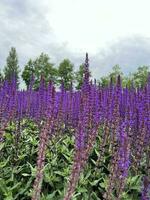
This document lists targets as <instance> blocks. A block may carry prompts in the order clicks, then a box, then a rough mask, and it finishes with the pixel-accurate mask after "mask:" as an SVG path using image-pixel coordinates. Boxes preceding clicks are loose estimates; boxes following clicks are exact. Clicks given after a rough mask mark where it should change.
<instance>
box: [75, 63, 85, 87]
mask: <svg viewBox="0 0 150 200" xmlns="http://www.w3.org/2000/svg"><path fill="white" fill-rule="evenodd" d="M83 77H84V65H83V64H82V65H80V66H79V70H78V71H77V72H76V73H75V80H76V82H77V85H76V89H77V90H79V89H80V88H81V86H82V84H83Z"/></svg>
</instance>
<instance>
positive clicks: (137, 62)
mask: <svg viewBox="0 0 150 200" xmlns="http://www.w3.org/2000/svg"><path fill="white" fill-rule="evenodd" d="M92 59H93V63H92V64H93V66H95V68H94V67H93V70H92V71H93V74H94V75H95V76H96V77H97V78H98V75H97V74H100V75H102V74H103V75H104V74H108V73H109V72H110V70H111V68H112V67H113V66H114V65H116V64H119V65H120V67H121V68H122V70H123V72H124V73H125V74H127V73H129V72H133V71H135V70H136V68H137V67H139V66H141V65H150V38H146V37H142V36H133V37H129V38H122V39H120V40H118V41H117V42H116V43H113V44H112V45H110V46H108V47H107V49H105V50H104V49H102V50H100V51H99V52H98V53H97V54H96V55H95V56H93V58H92Z"/></svg>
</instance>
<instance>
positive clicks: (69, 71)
mask: <svg viewBox="0 0 150 200" xmlns="http://www.w3.org/2000/svg"><path fill="white" fill-rule="evenodd" d="M73 67H74V66H73V64H72V63H71V62H70V60H69V59H64V60H63V61H62V62H61V63H60V64H59V67H58V82H59V83H62V82H63V84H64V87H65V89H66V90H69V89H70V87H71V85H72V82H73V81H74V72H73Z"/></svg>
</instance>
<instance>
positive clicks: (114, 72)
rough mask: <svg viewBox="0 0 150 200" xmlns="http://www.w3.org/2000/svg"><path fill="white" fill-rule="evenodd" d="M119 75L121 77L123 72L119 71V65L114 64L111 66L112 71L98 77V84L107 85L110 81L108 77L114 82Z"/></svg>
mask: <svg viewBox="0 0 150 200" xmlns="http://www.w3.org/2000/svg"><path fill="white" fill-rule="evenodd" d="M119 75H120V76H121V78H122V79H123V72H122V71H121V68H120V66H119V65H115V66H113V68H112V72H111V73H109V75H108V76H103V77H101V78H100V84H101V85H102V86H103V87H105V86H108V85H109V83H110V79H111V80H112V83H113V84H116V81H117V77H118V76H119Z"/></svg>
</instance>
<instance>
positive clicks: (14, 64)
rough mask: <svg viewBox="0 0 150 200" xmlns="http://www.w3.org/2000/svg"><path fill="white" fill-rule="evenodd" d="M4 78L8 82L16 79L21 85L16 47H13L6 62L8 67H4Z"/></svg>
mask: <svg viewBox="0 0 150 200" xmlns="http://www.w3.org/2000/svg"><path fill="white" fill-rule="evenodd" d="M4 78H5V79H6V80H8V81H10V80H11V79H12V78H15V79H16V81H17V83H19V65H18V56H17V52H16V49H15V48H14V47H11V50H10V52H9V55H8V57H7V60H6V66H5V67H4Z"/></svg>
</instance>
